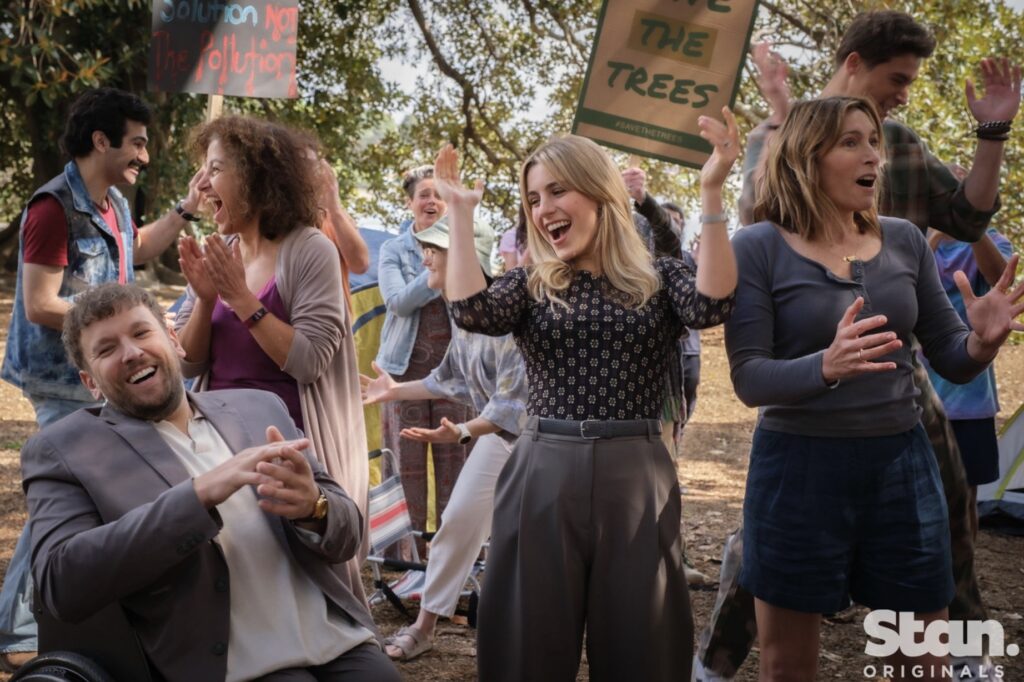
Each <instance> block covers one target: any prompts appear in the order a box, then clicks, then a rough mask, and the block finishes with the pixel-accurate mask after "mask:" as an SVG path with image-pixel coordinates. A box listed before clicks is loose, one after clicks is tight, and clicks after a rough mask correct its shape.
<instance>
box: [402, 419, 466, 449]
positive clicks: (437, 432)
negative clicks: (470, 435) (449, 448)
mask: <svg viewBox="0 0 1024 682" xmlns="http://www.w3.org/2000/svg"><path fill="white" fill-rule="evenodd" d="M399 435H400V436H401V437H402V438H408V439H409V440H415V441H418V442H420V443H458V442H459V436H461V435H462V434H461V433H460V431H459V427H458V426H456V425H455V424H453V423H452V422H451V421H449V420H448V418H447V417H441V425H440V426H439V427H437V428H436V429H423V428H419V427H414V428H409V429H402V432H401V433H400V434H399Z"/></svg>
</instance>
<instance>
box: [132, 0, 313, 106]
mask: <svg viewBox="0 0 1024 682" xmlns="http://www.w3.org/2000/svg"><path fill="white" fill-rule="evenodd" d="M298 26H299V8H298V0H261V1H258V2H244V1H243V2H237V3H235V2H230V1H228V2H225V1H224V0H153V31H152V44H151V45H150V50H149V89H150V90H160V91H163V92H202V93H207V94H211V95H237V96H240V97H296V96H297V94H298V93H297V92H296V87H295V71H296V61H295V41H296V36H297V35H298Z"/></svg>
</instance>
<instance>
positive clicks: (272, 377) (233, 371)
mask: <svg viewBox="0 0 1024 682" xmlns="http://www.w3.org/2000/svg"><path fill="white" fill-rule="evenodd" d="M256 298H258V299H259V300H260V303H262V304H263V307H264V308H266V309H267V311H268V312H271V313H273V314H274V315H275V316H276V317H277V318H278V319H279V320H283V321H285V322H290V320H289V318H288V312H287V310H285V307H284V301H282V300H281V295H280V294H279V293H278V292H277V281H276V279H275V278H274V277H271V278H270V280H269V281H268V282H267V283H266V284H265V285H264V286H263V290H262V291H260V292H259V293H258V294H257V295H256ZM210 325H211V327H210V389H211V390H215V389H219V388H257V389H260V390H263V391H270V392H271V393H276V394H277V395H278V397H280V398H281V400H283V401H284V404H285V405H287V406H288V413H289V414H291V416H292V419H293V420H294V421H295V424H296V426H298V427H299V428H300V429H301V428H303V425H302V406H301V404H300V402H299V386H298V384H297V383H296V382H295V379H294V378H292V376H291V375H289V374H287V373H285V372H283V371H282V370H281V369H280V368H278V366H277V364H276V363H275V362H274V361H273V360H271V359H270V356H269V355H267V354H266V353H265V352H263V349H262V348H260V345H259V344H258V343H256V339H254V338H253V336H252V334H250V333H249V330H248V329H246V327H245V325H244V324H242V321H241V320H239V319H238V316H237V315H235V313H234V311H232V310H231V309H230V308H228V307H227V306H226V305H225V304H224V302H223V301H221V300H220V298H218V299H217V305H215V306H214V308H213V318H212V320H211V323H210Z"/></svg>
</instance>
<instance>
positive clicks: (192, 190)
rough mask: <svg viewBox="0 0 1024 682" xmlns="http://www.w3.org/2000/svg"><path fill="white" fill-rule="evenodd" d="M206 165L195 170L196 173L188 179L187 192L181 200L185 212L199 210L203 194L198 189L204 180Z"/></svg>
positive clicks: (193, 212)
mask: <svg viewBox="0 0 1024 682" xmlns="http://www.w3.org/2000/svg"><path fill="white" fill-rule="evenodd" d="M206 172H207V171H206V166H203V167H201V168H200V169H199V170H197V171H196V174H195V175H193V176H192V179H191V180H189V181H188V194H186V195H185V198H184V199H182V200H181V207H182V208H184V209H185V211H186V212H187V213H192V214H195V213H197V212H198V211H199V204H200V203H201V202H202V199H203V195H202V192H200V191H199V186H200V185H202V184H203V182H204V181H205V180H206Z"/></svg>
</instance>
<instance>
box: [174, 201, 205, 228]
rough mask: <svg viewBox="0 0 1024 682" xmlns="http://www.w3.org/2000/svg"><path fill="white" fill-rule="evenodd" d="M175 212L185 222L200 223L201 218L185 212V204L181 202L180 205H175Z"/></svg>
mask: <svg viewBox="0 0 1024 682" xmlns="http://www.w3.org/2000/svg"><path fill="white" fill-rule="evenodd" d="M174 212H175V213H177V214H178V215H180V216H181V217H182V218H184V219H185V220H187V221H189V222H190V223H198V222H199V216H195V215H192V214H191V213H189V212H188V211H186V210H185V204H184V202H181V201H179V202H178V203H176V204H175V205H174Z"/></svg>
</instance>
